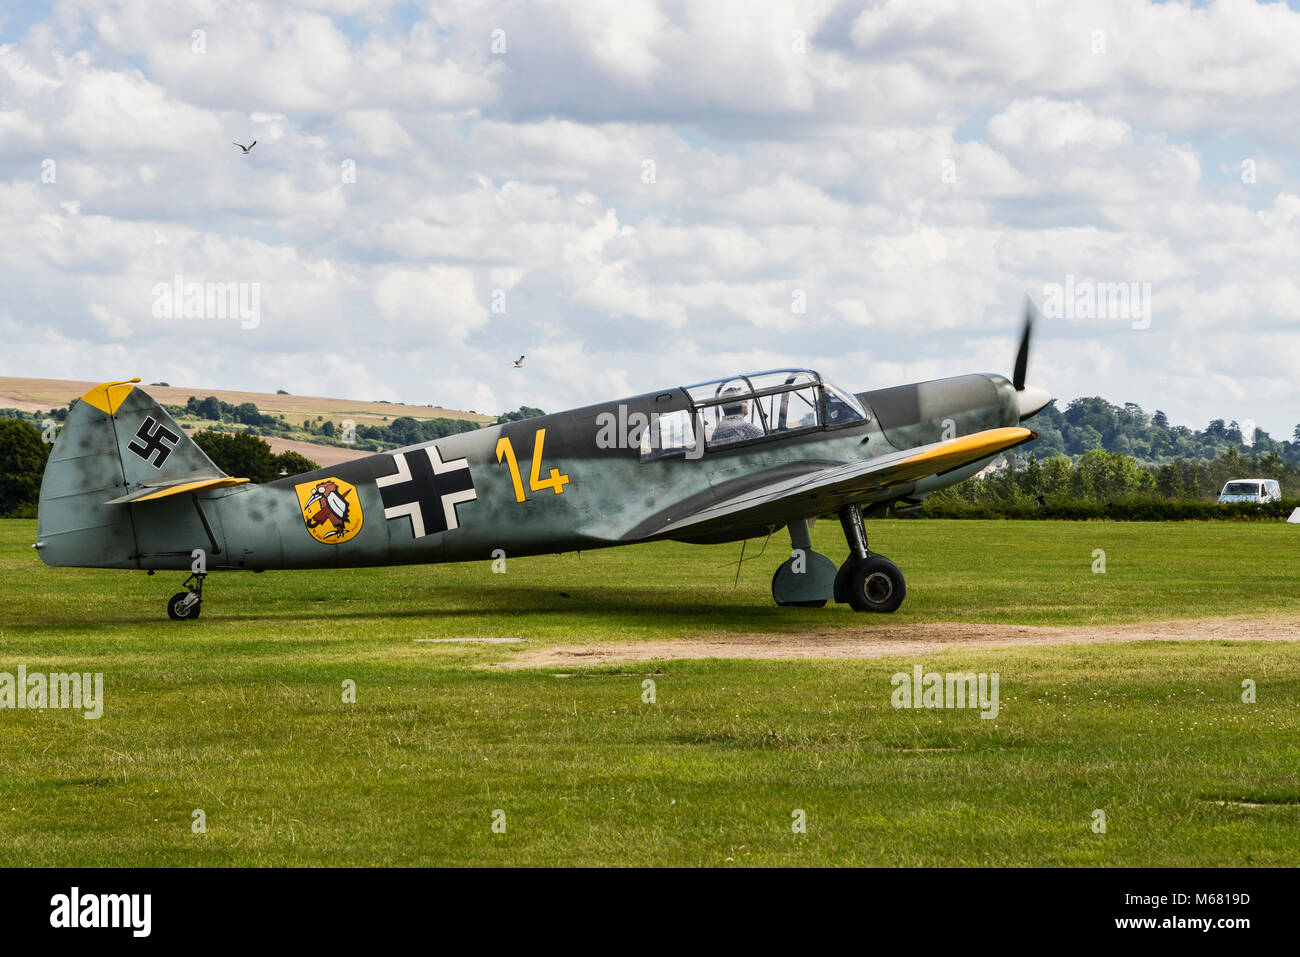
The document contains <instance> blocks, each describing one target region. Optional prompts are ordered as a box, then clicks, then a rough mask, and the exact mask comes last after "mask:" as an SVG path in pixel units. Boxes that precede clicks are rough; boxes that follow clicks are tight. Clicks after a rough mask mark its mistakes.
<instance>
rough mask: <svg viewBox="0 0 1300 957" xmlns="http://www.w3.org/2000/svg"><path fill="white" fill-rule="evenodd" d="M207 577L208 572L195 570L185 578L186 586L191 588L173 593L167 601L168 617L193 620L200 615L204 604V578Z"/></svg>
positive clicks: (173, 619)
mask: <svg viewBox="0 0 1300 957" xmlns="http://www.w3.org/2000/svg"><path fill="white" fill-rule="evenodd" d="M207 577H208V576H207V574H206V573H202V574H200V573H199V572H195V573H194V574H193V575H191V576H190V577H189V578H187V579H185V586H184V587H185V588H187V589H189V590H188V591H180V592H177V593H176V594H174V595H172V597H171V600H170V601H169V602H167V617H168V618H170V619H171V620H172V621H193V620H194V619H195V618H197V617H199V609H200V607H201V606H202V605H203V579H205V578H207Z"/></svg>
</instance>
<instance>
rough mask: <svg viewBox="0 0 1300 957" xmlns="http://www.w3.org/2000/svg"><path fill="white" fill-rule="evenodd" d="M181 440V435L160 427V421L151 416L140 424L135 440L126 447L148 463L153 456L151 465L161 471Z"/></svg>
mask: <svg viewBox="0 0 1300 957" xmlns="http://www.w3.org/2000/svg"><path fill="white" fill-rule="evenodd" d="M180 440H181V437H180V436H179V435H177V434H176V433H175V432H173V431H172V430H171V429H169V428H167V426H165V425H159V424H158V420H157V419H155V418H154V417H153V416H152V415H150V416H146V417H145V420H144V421H143V422H141V423H140V428H138V429H136V430H135V438H133V439H132V440H131V441H130V442H128V443H127V446H126V447H127V448H128V449H130V450H131V451H132V452H134V453H135V454H136V455H138V456H140V458H142V459H144V460H145V461H146V462H149V457H150V456H153V461H152V462H149V464H150V465H152V466H153V467H154V468H156V469H160V468H162V467H163V463H164V462H166V461H167V456H169V455H171V454H172V449H174V448H175V447H176V443H177V442H179V441H180Z"/></svg>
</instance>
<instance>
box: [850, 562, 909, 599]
mask: <svg viewBox="0 0 1300 957" xmlns="http://www.w3.org/2000/svg"><path fill="white" fill-rule="evenodd" d="M844 567H845V569H846V570H845V571H844V578H843V581H842V584H843V589H844V598H845V599H846V600H847V601H848V603H849V606H850V607H851V608H852V609H853V610H854V611H871V612H880V613H888V612H892V611H897V610H898V606H899V605H901V604H902V603H903V599H904V598H905V597H906V595H907V583H906V582H905V581H904V580H903V573H902V572H901V571H899V568H898V566H897V565H895V564H894V563H893V562H891V561H890V560H889V559H888V558H886V557H885V556H884V555H876V554H868V555H867V557H866V558H862V559H854V560H851V561H850V562H846V563H845V566H844Z"/></svg>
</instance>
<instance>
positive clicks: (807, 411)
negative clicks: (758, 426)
mask: <svg viewBox="0 0 1300 957" xmlns="http://www.w3.org/2000/svg"><path fill="white" fill-rule="evenodd" d="M758 401H759V404H760V405H761V406H762V409H763V414H764V415H765V416H766V417H767V430H768V433H769V434H777V433H780V432H793V431H795V430H797V429H813V428H816V427H817V426H819V425H821V409H820V408H819V407H818V404H817V390H816V389H815V388H813V387H809V388H806V389H794V390H792V391H790V392H777V393H774V394H773V395H765V396H763V397H761V398H760V399H759V400H758Z"/></svg>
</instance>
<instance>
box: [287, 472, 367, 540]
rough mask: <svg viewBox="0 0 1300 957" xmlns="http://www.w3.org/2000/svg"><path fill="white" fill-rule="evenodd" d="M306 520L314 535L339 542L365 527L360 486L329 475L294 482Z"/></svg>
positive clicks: (313, 536)
mask: <svg viewBox="0 0 1300 957" xmlns="http://www.w3.org/2000/svg"><path fill="white" fill-rule="evenodd" d="M294 491H295V492H297V493H298V504H299V505H300V506H301V507H302V520H303V522H305V523H306V525H307V531H308V532H310V533H311V537H312V538H314V539H316V541H318V542H324V543H325V544H326V545H338V544H339V543H341V542H346V541H347V540H348V539H349V538H352V537H353V536H354V535H356V534H357V532H359V531H361V519H362V516H361V502H360V501H359V500H358V498H357V490H356V488H355V487H354V486H352V485H349V484H348V483H347V482H344V481H343V480H342V479H337V478H325V479H320V480H318V481H314V482H304V483H303V484H301V485H296V486H294Z"/></svg>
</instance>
